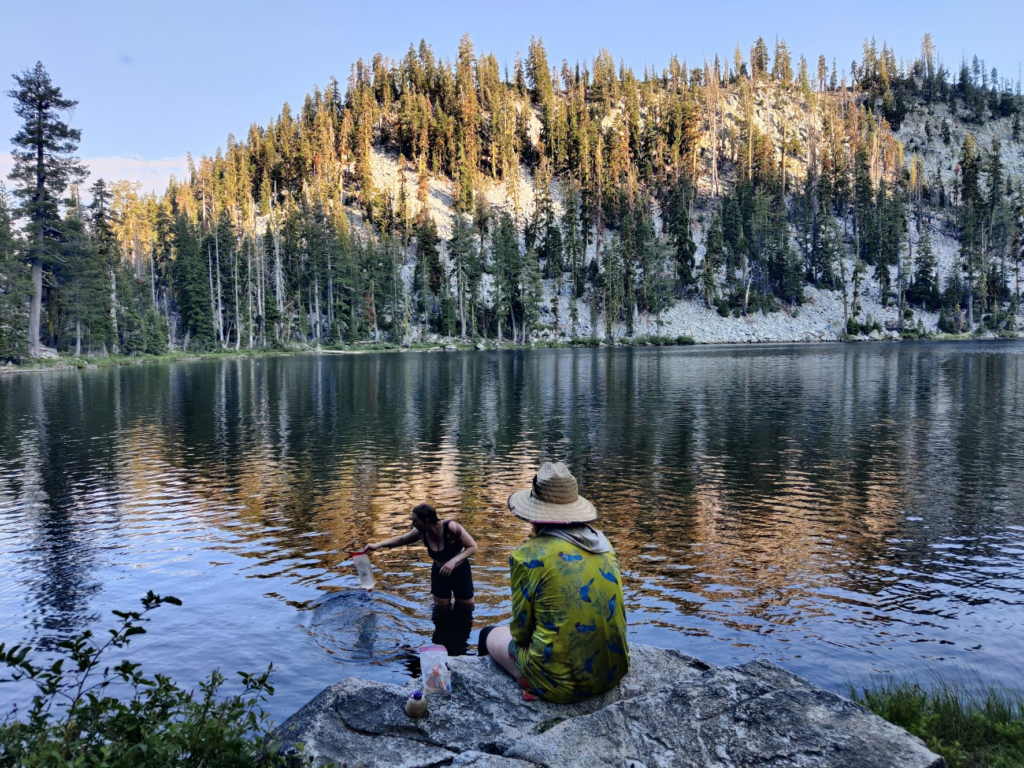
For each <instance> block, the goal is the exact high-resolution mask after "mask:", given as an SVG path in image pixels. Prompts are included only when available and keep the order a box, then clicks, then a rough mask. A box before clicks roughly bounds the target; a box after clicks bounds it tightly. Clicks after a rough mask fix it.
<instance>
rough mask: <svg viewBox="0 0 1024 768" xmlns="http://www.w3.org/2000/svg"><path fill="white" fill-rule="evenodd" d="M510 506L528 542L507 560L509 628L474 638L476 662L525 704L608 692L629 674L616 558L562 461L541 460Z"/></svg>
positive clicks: (483, 632) (594, 512)
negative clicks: (528, 529) (524, 525)
mask: <svg viewBox="0 0 1024 768" xmlns="http://www.w3.org/2000/svg"><path fill="white" fill-rule="evenodd" d="M508 508H509V510H510V511H511V512H512V514H514V515H515V516H516V517H518V518H520V519H522V520H526V521H527V522H530V523H532V524H533V536H532V538H530V539H528V540H527V541H526V542H524V543H523V544H521V545H519V547H518V548H517V549H516V550H515V551H514V552H513V553H512V556H511V557H510V558H509V568H510V570H511V577H512V623H511V625H502V626H492V627H486V628H485V629H483V630H481V632H480V655H481V656H482V655H486V654H489V655H490V656H491V658H492V659H494V660H495V661H496V662H497V663H498V664H499V665H500V666H501V667H502V668H503V669H504V670H505V671H506V672H508V673H509V674H510V675H512V676H513V677H514V678H516V679H518V681H519V685H520V687H521V688H522V689H523V696H524V698H532V697H535V696H540V697H541V698H544V699H545V700H547V701H552V702H557V703H568V702H572V701H578V700H579V699H581V698H585V697H587V696H595V695H597V694H599V693H603V692H605V691H607V690H609V689H610V688H613V687H614V686H616V685H617V684H618V682H619V681H620V680H621V679H622V678H623V676H624V675H625V674H626V672H627V671H628V670H629V647H628V645H627V643H626V609H625V606H624V605H623V600H622V575H621V573H620V571H619V563H618V560H617V559H616V557H615V551H614V550H613V549H612V547H611V544H609V542H608V539H607V538H606V537H605V535H604V534H603V533H601V532H600V531H598V530H595V529H594V528H591V527H590V525H588V523H591V522H593V521H594V520H596V519H597V510H596V509H595V508H594V505H593V504H591V503H590V502H589V501H587V500H586V499H584V498H583V497H582V496H580V495H579V493H578V491H577V483H576V478H575V477H573V475H572V473H571V472H569V469H568V468H567V467H566V466H565V464H563V463H562V462H558V463H557V464H552V463H550V462H545V463H544V464H543V466H541V468H540V470H539V471H538V472H537V474H536V475H535V476H534V478H533V487H532V488H528V489H526V490H523V491H517V492H516V493H513V494H512V495H511V496H510V497H509V500H508Z"/></svg>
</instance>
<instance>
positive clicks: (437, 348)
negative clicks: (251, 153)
mask: <svg viewBox="0 0 1024 768" xmlns="http://www.w3.org/2000/svg"><path fill="white" fill-rule="evenodd" d="M1021 339H1024V334H1022V333H1013V334H1010V333H1002V334H996V333H992V332H986V333H981V334H979V333H962V334H945V333H938V334H928V335H926V336H922V337H916V336H915V337H912V338H902V337H898V336H897V337H896V338H893V337H890V336H887V335H880V336H879V337H878V338H871V337H867V336H843V337H833V338H812V339H791V338H759V339H757V340H746V339H743V340H735V341H733V340H727V341H718V340H716V341H696V340H694V339H693V338H692V337H689V336H681V337H674V338H673V337H664V336H634V337H632V338H617V339H614V340H612V341H608V340H607V339H595V338H588V337H583V338H575V339H569V340H560V341H554V340H545V339H540V340H536V341H531V342H530V343H528V344H513V343H510V342H501V343H497V342H494V341H491V340H480V339H477V340H472V341H470V340H462V339H440V340H437V341H432V342H416V343H413V344H410V345H408V346H404V345H400V344H394V343H391V342H362V343H356V344H349V345H344V346H340V347H339V346H330V347H293V348H283V349H273V348H269V349H239V350H216V351H206V352H179V351H174V352H168V353H166V354H161V355H134V356H122V355H108V356H106V357H99V356H91V355H82V356H80V357H72V356H70V355H67V356H65V355H61V356H59V357H56V358H54V357H48V358H39V359H35V360H31V359H30V360H26V361H24V362H19V363H14V362H10V361H9V362H7V363H6V364H4V365H0V377H3V376H5V375H13V374H18V373H46V372H52V371H73V370H79V371H84V370H98V369H100V368H116V367H122V366H132V365H143V364H147V363H182V362H197V361H199V360H216V359H237V358H243V357H250V358H258V357H299V356H304V355H312V356H316V355H367V354H378V353H410V352H428V353H434V352H494V351H506V350H531V349H621V348H626V347H640V348H650V347H693V346H697V347H745V346H751V347H754V346H766V345H772V344H784V345H794V344H862V343H893V342H914V341H922V342H970V341H1020V340H1021Z"/></svg>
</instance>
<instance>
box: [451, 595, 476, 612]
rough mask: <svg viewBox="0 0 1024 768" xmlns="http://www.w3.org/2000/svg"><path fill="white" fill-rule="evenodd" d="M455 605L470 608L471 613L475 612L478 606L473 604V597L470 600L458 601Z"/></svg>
mask: <svg viewBox="0 0 1024 768" xmlns="http://www.w3.org/2000/svg"><path fill="white" fill-rule="evenodd" d="M455 604H456V605H458V606H461V607H462V608H468V609H469V610H471V611H472V610H473V607H474V606H475V605H476V603H474V602H473V598H472V597H471V598H469V600H456V601H455Z"/></svg>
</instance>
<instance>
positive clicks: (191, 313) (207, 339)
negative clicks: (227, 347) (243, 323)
mask: <svg viewBox="0 0 1024 768" xmlns="http://www.w3.org/2000/svg"><path fill="white" fill-rule="evenodd" d="M173 242H174V267H173V272H172V277H173V281H174V295H175V299H176V302H177V305H178V312H179V318H180V323H181V330H182V333H183V334H184V338H183V340H182V348H183V349H186V350H187V349H188V346H189V344H190V343H192V342H195V344H196V346H197V347H198V348H200V349H208V348H210V347H212V346H213V344H214V340H215V335H214V330H213V313H212V311H211V290H210V283H209V273H208V263H207V259H206V258H205V257H204V256H203V254H202V252H201V251H200V250H199V242H198V240H197V239H196V234H195V231H194V230H193V228H192V225H191V224H190V223H189V221H188V218H187V217H186V216H184V215H183V214H180V213H179V214H178V215H177V216H176V217H175V220H174V241H173Z"/></svg>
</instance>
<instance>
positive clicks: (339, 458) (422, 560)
mask: <svg viewBox="0 0 1024 768" xmlns="http://www.w3.org/2000/svg"><path fill="white" fill-rule="evenodd" d="M1022 435H1024V343H1018V342H976V343H975V342H969V343H965V342H961V343H906V342H904V343H899V344H860V345H850V344H828V345H824V344H822V345H777V346H763V345H762V346H744V347H686V348H621V349H564V350H524V351H492V352H466V353H462V352H459V353H434V354H428V353H402V354H398V353H390V354H388V353H383V354H366V355H331V356H299V357H256V358H227V359H218V360H202V361H196V362H178V363H169V364H146V365H139V366H130V367H121V368H109V369H100V370H89V371H77V370H76V371H65V372H49V373H21V374H14V375H8V376H4V377H2V378H0V543H2V546H0V641H2V642H7V643H11V642H24V641H30V642H32V643H33V644H34V645H37V646H38V647H39V649H40V650H39V653H40V654H41V655H43V656H44V655H46V654H47V653H48V652H49V650H48V649H51V648H52V646H53V643H54V641H55V640H57V639H59V638H61V637H66V636H68V635H69V634H73V633H76V632H79V631H81V630H82V629H85V628H93V629H97V630H100V629H104V628H107V627H110V626H113V621H114V620H113V617H112V616H111V615H110V611H111V610H112V609H122V610H124V609H132V608H135V607H137V606H138V600H139V599H140V598H141V596H142V595H143V594H145V592H146V591H147V590H150V589H152V590H154V591H155V592H157V593H160V594H171V595H175V596H177V597H179V598H180V599H181V600H182V601H183V602H184V605H183V606H182V607H165V608H161V609H160V610H158V611H156V612H155V613H153V614H152V621H151V622H150V624H149V625H148V627H149V633H148V634H146V635H144V636H141V637H139V638H136V639H134V640H133V642H132V644H131V646H130V648H129V649H128V654H127V655H128V656H129V657H130V658H132V659H133V660H134V661H140V662H142V664H143V666H144V668H145V669H146V670H147V671H149V672H158V671H159V672H164V673H167V674H170V675H171V676H172V677H173V678H174V679H175V680H176V681H177V682H178V683H179V684H181V685H186V686H189V687H191V686H194V685H195V684H196V683H197V682H198V681H199V680H200V679H202V678H205V677H206V676H207V675H208V674H209V672H210V670H212V669H213V668H215V667H216V668H220V669H221V670H222V671H223V672H225V673H227V674H228V675H230V676H233V673H234V672H235V671H236V670H247V671H260V670H262V669H264V668H266V666H267V665H268V664H269V663H270V662H273V664H274V667H275V670H276V671H275V673H274V678H273V680H274V682H275V685H276V688H277V693H276V695H275V696H274V697H273V698H272V699H271V702H270V706H269V710H270V711H271V713H272V714H273V715H274V717H275V719H277V720H278V721H280V720H282V719H283V718H284V717H287V716H288V715H289V714H290V713H291V712H293V711H294V710H295V709H297V708H298V707H299V706H301V705H302V704H304V703H305V702H306V701H307V700H308V699H309V698H311V697H312V696H313V695H315V694H316V693H317V692H318V691H319V690H320V689H322V688H323V687H325V686H326V685H328V684H330V683H333V682H336V681H337V680H340V679H341V678H343V677H347V676H349V675H360V676H364V677H371V678H374V679H377V680H382V681H392V682H402V681H404V680H406V679H407V678H408V677H409V675H410V674H412V672H413V671H414V669H415V662H414V661H413V658H412V655H411V653H410V649H414V648H416V647H417V646H419V645H421V644H423V643H425V642H429V641H430V640H431V638H432V636H434V634H435V632H441V633H442V634H443V633H445V632H448V633H451V632H452V631H453V629H452V627H451V626H448V625H447V624H446V619H444V617H442V621H441V623H442V625H443V626H440V627H438V626H436V625H435V619H434V617H433V616H432V613H431V598H430V596H429V594H428V591H429V559H428V556H427V553H426V551H425V549H424V548H423V546H422V544H417V545H414V546H411V547H407V548H404V549H393V550H387V551H382V552H379V553H376V554H375V555H374V556H373V559H374V564H375V566H376V568H377V573H376V575H377V586H376V588H375V590H374V592H373V593H371V594H370V595H367V594H366V593H365V592H363V591H362V590H360V589H359V588H358V580H357V578H356V574H355V571H354V569H353V568H352V567H351V564H350V562H349V561H348V554H347V553H348V552H349V551H350V550H351V549H353V548H355V547H356V546H357V545H360V544H363V543H366V542H368V541H380V540H383V539H385V538H387V537H389V536H392V535H394V534H396V533H399V532H401V531H404V530H407V529H408V524H409V510H410V509H411V507H412V506H414V505H415V504H417V503H419V502H421V501H429V502H431V503H433V504H434V505H435V506H436V507H437V508H438V510H439V512H440V513H441V514H442V515H443V516H445V517H450V518H453V519H456V520H458V521H459V522H460V523H461V524H463V525H464V526H465V527H466V528H467V529H468V530H469V531H470V532H471V533H472V534H473V536H474V537H475V538H476V540H477V542H478V544H479V545H480V552H479V553H478V554H477V556H476V557H475V558H474V560H473V572H474V579H475V583H476V589H477V598H476V599H477V607H476V611H475V613H474V615H473V616H472V622H471V624H470V623H469V621H468V620H467V621H466V622H465V623H464V625H463V626H462V627H461V629H460V628H459V627H455V629H454V632H455V634H456V635H458V634H459V633H460V632H463V633H468V632H470V631H471V635H470V636H469V637H468V642H469V647H470V648H471V649H472V648H475V642H476V634H477V632H478V630H479V629H480V628H481V627H482V626H485V625H487V624H490V623H495V622H497V621H500V620H502V619H507V617H508V613H509V610H510V603H509V595H508V589H509V586H508V572H507V563H508V555H509V552H510V551H511V550H512V549H513V548H514V547H515V546H516V545H517V544H518V543H519V542H521V541H522V540H523V539H524V538H525V537H526V536H527V534H528V530H529V528H528V526H527V525H526V524H525V523H523V522H521V521H519V520H517V519H516V518H514V517H512V516H510V515H509V514H508V513H507V511H506V507H505V501H506V499H507V498H508V495H509V494H510V493H511V492H512V491H514V490H517V489H519V488H522V487H526V486H528V485H529V483H530V481H531V479H532V476H533V473H534V472H535V471H536V468H537V467H538V465H539V463H540V462H541V461H544V460H549V459H550V460H559V459H561V460H564V461H565V462H566V463H567V464H568V465H569V467H570V468H571V469H572V470H573V472H574V473H575V475H576V476H577V478H578V479H579V482H580V491H581V493H582V494H583V495H584V496H586V497H587V498H588V499H590V500H591V501H593V502H594V503H595V504H596V506H597V508H598V511H599V514H600V521H599V522H598V524H597V525H598V527H600V528H601V529H603V530H604V531H605V533H606V534H607V535H608V536H609V538H610V539H611V540H612V543H613V544H614V546H615V548H616V550H617V552H618V555H619V559H620V562H621V564H622V569H623V572H624V575H625V587H626V589H625V598H626V610H627V617H628V620H629V625H630V637H631V639H632V640H633V641H634V642H644V643H652V644H656V645H663V646H670V647H674V648H679V649H681V650H683V651H685V652H687V653H690V654H693V655H696V656H699V657H700V658H702V659H704V660H706V661H708V662H711V663H713V664H719V665H725V664H732V663H737V662H742V661H746V660H750V659H753V658H757V657H765V658H768V659H771V660H772V661H775V662H777V663H779V664H781V665H782V666H784V667H786V668H787V669H789V670H792V671H793V672H795V673H797V674H800V675H803V676H805V677H807V678H809V679H810V680H811V681H812V682H814V683H817V684H818V685H821V686H823V687H826V688H828V689H830V690H834V691H837V692H841V693H845V692H846V685H847V681H854V682H862V681H864V680H866V679H867V678H868V677H869V676H870V675H872V674H879V673H886V672H895V673H899V674H902V673H908V672H909V673H913V674H917V675H919V676H920V677H921V678H922V680H923V681H925V682H927V681H928V680H930V679H932V675H934V674H939V675H944V676H951V675H959V674H964V673H966V674H970V675H977V676H978V677H980V678H982V679H983V680H986V681H994V680H1001V681H1006V682H1011V683H1016V684H1018V685H1022V684H1024V665H1022V663H1021V656H1020V643H1021V641H1020V638H1021V637H1022V636H1024V472H1022V468H1024V447H1022V440H1021V438H1022ZM467 619H468V617H467ZM470 627H472V629H471V630H470ZM462 640H463V642H465V641H466V640H467V638H466V636H465V634H463V635H462ZM456 644H457V641H456ZM25 694H26V692H25V690H24V689H18V688H15V687H14V686H13V685H12V684H10V683H7V684H2V685H0V712H6V711H7V710H9V709H10V707H11V705H12V704H13V703H14V701H15V700H17V699H20V700H21V702H22V705H23V706H24V704H25V703H27V698H26V695H25Z"/></svg>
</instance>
